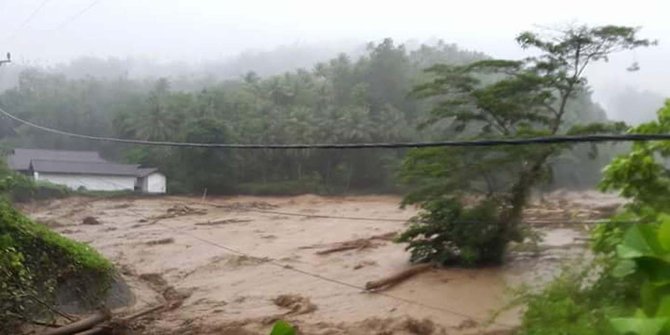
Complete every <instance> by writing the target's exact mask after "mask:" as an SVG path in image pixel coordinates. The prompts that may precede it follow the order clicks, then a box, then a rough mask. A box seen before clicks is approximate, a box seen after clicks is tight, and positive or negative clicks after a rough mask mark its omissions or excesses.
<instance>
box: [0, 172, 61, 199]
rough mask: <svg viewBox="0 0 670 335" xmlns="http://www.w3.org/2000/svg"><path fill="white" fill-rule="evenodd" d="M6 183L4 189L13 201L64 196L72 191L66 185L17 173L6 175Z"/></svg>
mask: <svg viewBox="0 0 670 335" xmlns="http://www.w3.org/2000/svg"><path fill="white" fill-rule="evenodd" d="M4 184H5V185H4V189H5V191H6V192H7V195H8V197H9V199H10V200H11V201H13V202H27V201H31V200H44V199H53V198H63V197H66V196H68V195H70V194H71V193H72V192H71V191H70V190H69V189H68V188H67V187H65V186H62V185H56V184H52V183H49V182H45V181H38V182H35V181H34V180H33V179H32V178H30V177H27V176H24V175H21V174H16V173H12V174H10V175H8V176H6V177H5V178H4Z"/></svg>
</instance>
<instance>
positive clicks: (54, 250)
mask: <svg viewBox="0 0 670 335" xmlns="http://www.w3.org/2000/svg"><path fill="white" fill-rule="evenodd" d="M0 251H2V252H1V253H0V265H1V266H0V288H1V289H0V306H1V307H2V308H1V309H0V310H1V311H2V312H1V314H0V328H2V329H11V328H10V327H12V326H14V325H15V324H16V323H17V322H18V321H19V320H21V319H31V318H33V317H40V318H43V317H45V316H49V315H50V311H49V310H48V309H46V308H45V306H44V304H46V305H49V304H52V303H53V299H54V292H55V290H56V289H57V288H58V287H61V286H62V285H66V284H67V285H72V286H73V287H78V288H79V296H80V297H81V298H82V299H83V300H88V301H90V303H91V304H93V303H95V302H96V301H97V300H98V299H99V298H100V297H101V296H102V294H104V293H105V292H106V290H107V289H108V287H109V284H110V283H111V274H112V265H111V263H110V262H109V261H107V260H106V259H105V258H104V257H102V256H101V255H100V254H98V253H97V252H96V251H95V250H93V249H91V248H90V247H89V246H87V245H85V244H81V243H78V242H74V241H72V240H69V239H67V238H65V237H62V236H61V235H59V234H57V233H54V232H52V231H50V230H49V229H48V228H46V227H44V226H42V225H39V224H36V223H34V222H32V221H31V220H29V219H28V218H26V217H25V216H23V215H21V214H20V213H18V212H17V211H16V210H15V209H13V208H12V207H11V205H10V204H9V203H7V202H6V201H0Z"/></svg>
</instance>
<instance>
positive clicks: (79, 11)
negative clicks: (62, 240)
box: [0, 0, 670, 122]
mask: <svg viewBox="0 0 670 335" xmlns="http://www.w3.org/2000/svg"><path fill="white" fill-rule="evenodd" d="M669 7H670V5H668V4H667V3H666V2H665V1H661V0H656V1H654V0H645V1H638V2H635V3H634V4H632V3H628V2H625V3H624V2H615V3H613V2H605V1H589V2H583V1H576V0H571V1H565V2H560V3H559V2H553V3H552V2H544V3H541V4H540V3H537V2H533V1H527V0H515V1H506V2H495V1H483V0H479V1H468V2H460V3H456V4H452V3H445V2H441V1H432V0H422V1H418V2H413V3H412V4H411V6H409V4H407V3H402V2H382V1H365V2H356V1H340V2H336V3H335V2H332V3H329V2H321V3H314V2H308V1H300V0H292V1H282V2H273V1H259V0H256V1H245V2H220V1H179V0H168V1H160V2H159V1H148V0H141V1H133V0H119V1H104V0H102V1H88V0H64V1H43V0H26V1H8V0H4V1H2V2H0V19H1V20H0V22H2V27H3V30H2V32H1V33H0V36H1V37H0V52H2V53H3V54H4V52H6V51H10V52H12V53H13V57H14V62H13V64H12V66H7V67H4V68H3V71H2V73H0V88H2V89H6V88H8V87H11V86H13V85H14V84H15V83H16V78H17V76H18V73H19V72H20V71H22V70H23V69H25V68H30V67H39V68H46V69H48V70H49V71H53V72H60V73H64V74H65V75H67V76H69V77H72V78H81V77H84V76H93V77H103V78H110V77H116V76H126V77H129V78H143V77H150V78H157V77H172V78H181V80H182V81H187V80H191V81H192V80H193V79H194V78H200V79H201V78H205V77H208V78H210V79H221V78H235V77H239V76H241V75H242V74H244V73H246V72H248V71H254V72H255V73H257V74H259V75H261V76H267V75H275V74H279V73H281V72H284V71H290V70H294V69H297V68H305V69H308V70H309V69H311V68H312V67H313V66H314V65H315V64H316V63H317V62H321V61H326V60H328V59H330V58H333V57H334V56H335V55H337V54H339V53H346V54H349V55H353V56H357V55H359V54H360V53H361V51H362V50H364V49H365V44H366V43H368V42H380V41H381V40H382V39H383V38H387V37H389V38H393V39H394V40H395V41H396V42H397V43H402V42H408V41H409V42H408V45H409V46H410V48H411V45H412V44H414V45H416V44H418V43H419V42H426V41H434V40H436V39H442V40H444V41H446V42H447V43H456V44H458V46H459V47H461V48H463V49H468V50H476V51H481V52H484V53H486V54H487V55H490V56H492V57H503V58H505V57H509V58H517V57H522V56H523V54H522V51H520V50H519V49H518V48H516V46H515V43H514V41H513V39H512V36H514V35H515V34H516V33H518V32H520V31H522V30H527V29H534V28H537V27H551V26H555V25H564V24H567V23H575V22H578V23H585V24H609V23H616V24H627V25H632V26H640V27H642V28H643V30H642V32H643V33H644V34H645V35H646V36H648V37H650V38H656V39H659V40H660V45H659V46H657V47H654V48H648V49H645V50H640V51H637V52H634V53H632V52H631V53H624V54H620V55H616V56H615V57H614V58H613V59H612V61H611V62H610V63H608V64H598V65H597V66H595V67H593V68H592V69H591V70H590V72H589V74H588V75H589V79H590V82H591V86H592V88H593V90H594V99H595V100H596V101H597V102H599V103H600V104H601V105H602V106H603V107H605V108H606V110H607V111H608V113H609V115H610V116H611V117H612V118H615V119H620V120H625V121H633V122H635V120H638V118H639V117H638V116H630V117H629V116H626V115H624V114H626V112H625V111H624V109H626V108H628V107H626V108H624V107H623V105H626V102H624V101H622V98H621V96H622V95H623V96H630V97H631V99H632V98H633V96H635V99H642V100H643V101H644V102H643V103H642V106H640V110H639V111H629V112H628V113H631V114H634V115H640V114H644V115H646V114H649V113H651V114H653V112H654V109H655V108H657V107H659V103H658V101H659V99H658V96H661V97H665V96H670V67H669V66H668V63H667V60H668V59H670V48H669V47H667V46H666V43H664V42H665V41H664V40H665V36H670V25H668V24H667V17H666V13H667V12H668V11H669V9H670V8H669ZM417 41H418V42H417ZM634 62H637V63H639V64H640V69H639V71H636V72H628V71H626V70H625V69H626V68H627V67H628V66H629V65H630V64H631V63H634ZM185 86H188V84H185ZM634 92H639V93H640V94H634Z"/></svg>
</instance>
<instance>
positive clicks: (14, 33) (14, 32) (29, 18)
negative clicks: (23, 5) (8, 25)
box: [5, 0, 51, 41]
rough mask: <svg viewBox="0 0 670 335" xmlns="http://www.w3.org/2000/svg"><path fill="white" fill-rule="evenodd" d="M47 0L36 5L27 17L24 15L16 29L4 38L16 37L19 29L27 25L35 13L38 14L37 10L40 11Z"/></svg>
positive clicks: (7, 39)
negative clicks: (24, 17)
mask: <svg viewBox="0 0 670 335" xmlns="http://www.w3.org/2000/svg"><path fill="white" fill-rule="evenodd" d="M49 1H51V0H43V1H42V2H41V3H40V4H39V5H37V7H36V8H35V9H34V10H33V11H32V12H31V13H30V15H28V17H26V19H25V20H23V22H21V24H20V25H19V26H18V27H17V28H16V29H14V31H13V32H12V33H11V34H10V35H9V37H7V38H6V39H5V40H6V41H9V40H11V39H13V38H14V37H16V35H17V34H18V33H19V31H21V30H22V29H23V28H25V27H27V26H28V24H29V23H30V22H31V21H32V20H33V19H34V18H35V17H36V16H37V14H39V12H40V11H42V8H44V6H46V4H47V3H49Z"/></svg>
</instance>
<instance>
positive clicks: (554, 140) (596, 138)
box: [0, 108, 670, 149]
mask: <svg viewBox="0 0 670 335" xmlns="http://www.w3.org/2000/svg"><path fill="white" fill-rule="evenodd" d="M0 113H1V114H3V115H5V116H7V117H8V118H10V119H12V120H14V121H17V122H19V123H22V124H25V125H27V126H29V127H32V128H35V129H39V130H42V131H45V132H49V133H53V134H57V135H62V136H68V137H73V138H80V139H85V140H91V141H101V142H113V143H125V144H138V145H153V146H167V147H182V148H219V149H372V148H378V149H399V148H435V147H490V146H501V145H530V144H544V145H546V144H565V143H597V142H642V141H659V140H670V134H622V135H578V136H577V135H564V136H547V137H532V138H517V139H492V140H452V141H436V142H400V143H386V142H380V143H343V144H239V143H198V142H174V141H148V140H134V139H125V138H116V137H102V136H92V135H84V134H77V133H72V132H68V131H63V130H58V129H53V128H49V127H45V126H40V125H38V124H35V123H32V122H30V121H27V120H24V119H21V118H19V117H16V116H14V115H12V114H10V113H8V112H6V111H5V110H4V109H2V108H0Z"/></svg>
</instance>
